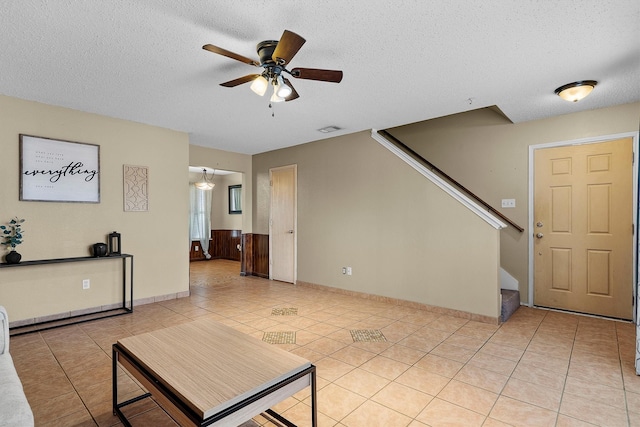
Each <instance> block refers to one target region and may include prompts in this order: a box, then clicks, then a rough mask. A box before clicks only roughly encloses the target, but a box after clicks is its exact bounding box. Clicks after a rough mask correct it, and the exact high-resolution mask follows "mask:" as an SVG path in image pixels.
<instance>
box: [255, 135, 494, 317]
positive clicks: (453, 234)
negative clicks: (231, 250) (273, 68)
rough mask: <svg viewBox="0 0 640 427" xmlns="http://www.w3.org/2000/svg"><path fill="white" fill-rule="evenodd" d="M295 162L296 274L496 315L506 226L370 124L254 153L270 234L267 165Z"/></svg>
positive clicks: (259, 204)
mask: <svg viewBox="0 0 640 427" xmlns="http://www.w3.org/2000/svg"><path fill="white" fill-rule="evenodd" d="M289 164H297V165H298V230H297V239H298V280H299V281H303V282H310V283H314V284H319V285H325V286H331V287H336V288H340V289H344V290H348V291H356V292H364V293H368V294H375V295H380V296H386V297H391V298H397V299H402V300H408V301H414V302H418V303H423V304H429V305H434V306H440V307H445V308H450V309H454V310H460V311H465V312H471V313H475V314H480V315H484V316H489V317H493V318H497V317H499V310H500V308H499V302H498V301H499V296H498V294H499V287H498V269H497V265H498V264H497V263H498V253H499V233H500V232H499V231H498V230H495V229H494V228H492V227H491V226H489V225H488V224H486V223H485V222H484V221H483V220H481V219H480V218H478V217H477V216H476V215H475V214H473V213H471V212H470V211H468V210H467V209H466V208H464V207H462V205H461V204H460V203H458V202H457V201H455V200H454V199H453V198H452V197H450V196H449V195H447V194H445V193H443V192H442V191H441V190H440V189H439V188H437V187H436V186H435V185H434V184H432V183H431V182H429V181H427V180H426V179H425V178H424V177H422V176H421V175H419V174H418V173H417V172H415V171H414V170H413V169H411V168H409V167H408V166H407V165H405V164H404V163H402V162H401V160H399V159H398V158H396V157H395V156H394V155H393V154H391V153H390V152H389V151H387V150H386V149H385V148H384V147H382V146H381V145H380V144H378V143H377V142H376V141H375V140H373V139H372V138H371V136H370V133H369V132H360V133H356V134H352V135H347V136H342V137H337V138H332V139H327V140H323V141H317V142H313V143H309V144H304V145H299V146H295V147H291V148H288V149H283V150H277V151H273V152H268V153H263V154H259V155H256V156H254V158H253V177H254V181H253V184H254V186H253V188H254V195H253V205H254V206H255V209H254V215H253V224H254V233H262V234H268V233H269V197H270V189H269V169H270V168H274V167H278V166H284V165H289ZM343 266H350V267H352V269H353V275H352V276H346V275H343V274H342V267H343Z"/></svg>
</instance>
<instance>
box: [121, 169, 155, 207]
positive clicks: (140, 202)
mask: <svg viewBox="0 0 640 427" xmlns="http://www.w3.org/2000/svg"><path fill="white" fill-rule="evenodd" d="M123 178H124V179H123V182H124V191H123V194H124V211H125V212H146V211H148V210H149V168H148V167H147V166H133V165H124V168H123Z"/></svg>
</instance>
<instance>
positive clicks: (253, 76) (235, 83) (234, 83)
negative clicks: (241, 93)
mask: <svg viewBox="0 0 640 427" xmlns="http://www.w3.org/2000/svg"><path fill="white" fill-rule="evenodd" d="M258 77H260V74H249V75H247V76H243V77H239V78H237V79H234V80H229V81H228V82H224V83H220V86H224V87H236V86H239V85H241V84H245V83H249V82H251V81H253V80H255V79H257V78H258Z"/></svg>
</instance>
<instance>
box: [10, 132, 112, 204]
mask: <svg viewBox="0 0 640 427" xmlns="http://www.w3.org/2000/svg"><path fill="white" fill-rule="evenodd" d="M20 200H23V201H36V202H76V203H100V146H99V145H95V144H87V143H83V142H72V141H64V140H59V139H51V138H44V137H39V136H32V135H23V134H20Z"/></svg>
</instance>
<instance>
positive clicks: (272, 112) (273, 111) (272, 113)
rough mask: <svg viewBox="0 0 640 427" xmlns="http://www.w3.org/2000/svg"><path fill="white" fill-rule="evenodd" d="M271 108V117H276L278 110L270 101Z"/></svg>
mask: <svg viewBox="0 0 640 427" xmlns="http://www.w3.org/2000/svg"><path fill="white" fill-rule="evenodd" d="M269 108H271V117H275V116H276V112H275V110H274V109H273V106H272V105H271V103H269Z"/></svg>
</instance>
